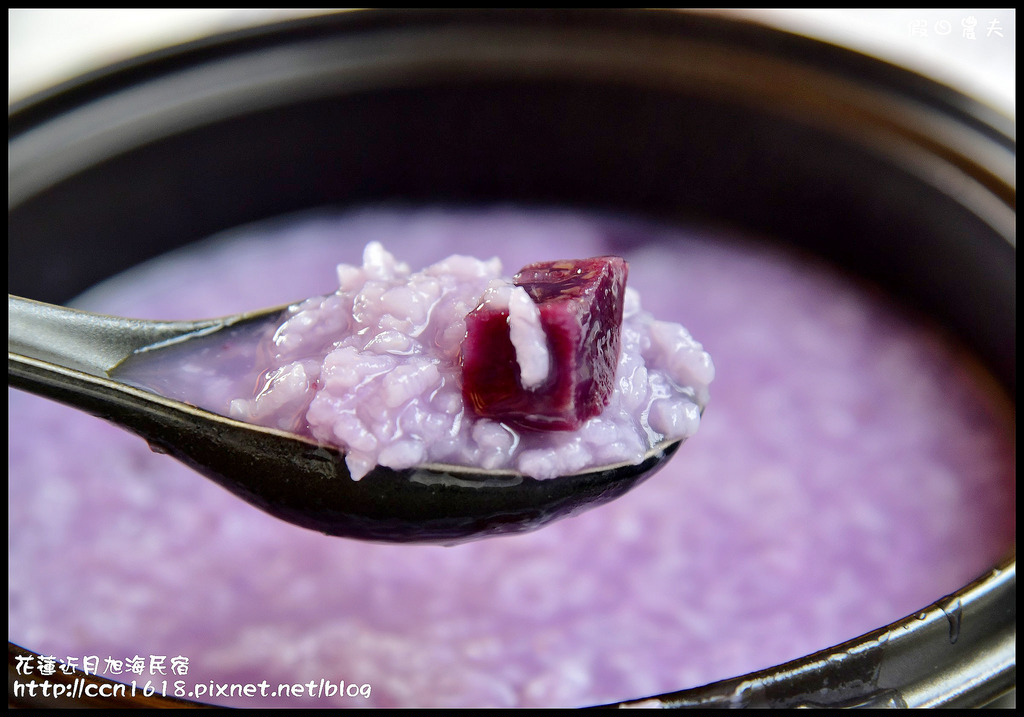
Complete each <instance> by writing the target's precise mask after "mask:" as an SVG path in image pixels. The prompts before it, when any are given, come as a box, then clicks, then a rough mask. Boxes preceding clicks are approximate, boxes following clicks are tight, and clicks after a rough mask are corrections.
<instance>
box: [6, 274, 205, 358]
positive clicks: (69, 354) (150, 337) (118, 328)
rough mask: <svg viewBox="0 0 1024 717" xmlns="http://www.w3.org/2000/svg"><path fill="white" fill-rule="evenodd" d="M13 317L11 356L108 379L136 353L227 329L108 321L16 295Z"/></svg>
mask: <svg viewBox="0 0 1024 717" xmlns="http://www.w3.org/2000/svg"><path fill="white" fill-rule="evenodd" d="M7 315H8V319H9V322H10V323H9V327H8V330H7V351H8V353H13V354H19V355H21V356H26V357H28V358H33V359H38V360H40V361H46V362H47V363H51V364H54V365H56V366H61V367H65V368H70V369H75V370H77V371H82V372H84V373H88V374H91V375H93V376H103V377H106V376H107V375H108V372H109V371H110V370H111V369H113V368H114V367H115V366H117V365H118V364H119V363H121V362H122V361H124V360H125V359H126V358H128V357H129V356H131V355H132V354H133V353H135V352H136V351H140V350H143V349H146V348H149V347H156V346H160V345H165V344H167V343H170V342H173V341H174V340H176V339H180V338H182V337H183V336H189V335H193V334H196V333H202V332H206V331H212V330H216V329H218V328H221V327H222V326H223V325H224V320H223V319H213V320H208V321H146V320H142V319H125V318H121V317H117V316H104V315H101V314H92V313H89V312H86V311H79V310H77V309H69V308H66V307H63V306H54V305H52V304H44V303H42V302H39V301H32V300H31V299H23V298H21V297H18V296H11V295H10V294H8V298H7Z"/></svg>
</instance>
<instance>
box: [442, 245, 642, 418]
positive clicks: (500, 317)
mask: <svg viewBox="0 0 1024 717" xmlns="http://www.w3.org/2000/svg"><path fill="white" fill-rule="evenodd" d="M627 274H628V265H627V264H626V262H625V260H624V259H622V258H620V257H615V256H602V257H595V258H591V259H581V260H567V261H551V262H541V263H537V264H530V265H529V266H526V267H523V269H522V270H521V271H520V272H519V273H518V274H516V276H515V278H514V282H515V284H516V285H517V286H521V287H523V288H524V289H525V290H526V292H527V294H528V295H529V296H530V298H531V299H532V300H533V302H534V303H535V304H536V305H537V306H538V308H539V310H540V324H541V327H542V328H543V331H544V334H545V335H546V338H547V348H548V353H549V356H550V368H549V371H548V374H547V378H546V379H544V381H543V382H542V383H541V384H540V385H537V386H534V387H533V388H524V386H523V383H522V381H521V380H520V370H519V364H518V363H517V360H516V349H515V347H514V345H513V343H512V339H511V338H510V335H509V312H508V310H507V309H495V308H493V307H489V306H487V305H486V304H484V305H481V306H480V307H478V308H477V309H475V310H474V311H472V312H470V314H469V315H468V316H467V317H466V330H467V335H466V341H465V343H464V344H463V349H462V373H463V386H462V392H463V396H464V398H465V400H466V403H467V405H468V406H469V407H470V408H471V409H472V410H473V411H474V412H475V413H476V414H477V415H478V416H483V417H487V418H492V419H494V420H498V421H503V422H505V423H509V424H511V425H515V426H519V427H524V428H533V429H539V430H573V429H576V428H578V427H579V426H580V425H582V424H583V423H584V422H585V421H586V420H587V419H589V418H591V417H593V416H596V415H598V414H599V413H601V411H603V410H604V407H605V406H606V405H607V403H608V398H609V396H611V393H612V391H613V390H614V388H615V369H616V366H617V365H618V361H619V346H620V344H621V329H622V306H623V297H624V294H625V289H626V277H627Z"/></svg>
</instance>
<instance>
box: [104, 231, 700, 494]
mask: <svg viewBox="0 0 1024 717" xmlns="http://www.w3.org/2000/svg"><path fill="white" fill-rule="evenodd" d="M534 266H536V265H534ZM584 266H587V267H589V270H588V273H585V272H584V268H583V267H584ZM558 267H561V268H558ZM538 271H542V272H543V273H544V276H545V277H546V279H545V280H544V281H538V280H537V277H536V276H534V277H533V278H534V280H533V281H532V282H530V283H528V284H526V286H528V287H530V290H531V291H534V292H541V291H548V293H550V294H552V295H553V297H552V296H549V297H548V299H547V300H546V301H535V300H534V299H532V298H531V296H530V294H528V293H527V288H524V286H519V285H516V284H514V283H513V280H512V279H508V278H504V277H502V268H501V262H500V261H499V260H498V259H490V260H488V261H482V260H480V259H476V258H473V257H469V256H465V255H452V256H449V257H445V258H443V259H441V260H440V261H437V262H434V263H432V264H430V265H429V266H427V267H425V268H422V269H421V270H418V271H413V270H412V269H411V268H410V266H409V265H408V264H406V263H404V262H400V261H398V260H397V259H396V257H394V256H393V255H392V254H391V253H389V252H388V251H387V250H386V249H385V248H384V246H383V245H382V244H381V243H380V242H377V241H374V242H370V243H369V244H367V245H366V247H365V249H364V250H363V256H362V264H361V265H360V266H354V265H351V264H344V263H343V264H339V265H338V267H337V275H338V279H339V282H340V284H341V286H340V288H338V290H337V291H335V292H334V293H331V294H328V295H326V296H315V297H312V298H310V299H306V300H304V301H302V302H299V303H296V304H294V305H292V306H290V307H288V309H287V310H286V311H285V312H284V314H283V316H282V317H280V318H278V319H276V320H274V321H271V322H268V323H267V324H266V326H264V327H261V326H256V327H246V328H245V334H244V335H243V336H235V335H232V337H229V338H221V337H220V335H219V334H218V335H217V336H213V337H209V338H207V339H203V340H201V341H200V342H199V343H198V344H196V342H194V341H193V342H189V344H188V345H187V346H184V347H181V348H178V349H176V350H172V351H170V352H162V353H159V354H157V358H156V359H155V360H154V359H153V358H151V357H150V354H148V353H143V354H141V355H139V356H137V357H136V358H135V359H133V360H131V361H129V362H126V364H125V365H123V366H122V367H119V368H118V370H117V375H118V377H119V378H120V379H121V380H127V381H130V382H132V383H135V384H136V385H139V386H142V387H144V388H149V389H151V390H155V391H156V392H157V393H163V394H164V395H170V396H172V397H174V398H178V399H181V400H185V401H187V402H189V403H191V404H194V405H198V406H201V407H203V408H206V409H208V410H211V411H214V412H216V413H220V414H222V415H227V416H231V417H232V418H236V419H238V420H241V421H245V422H249V423H255V424H259V425H263V426H267V427H270V428H275V429H280V430H284V431H289V432H294V433H298V434H300V435H305V436H307V437H310V438H313V439H315V440H316V441H317V442H319V443H322V444H329V445H336V446H338V447H340V448H341V449H343V450H344V451H345V454H346V463H347V465H348V468H349V472H350V474H351V477H352V479H353V480H359V479H360V478H362V477H363V476H364V475H366V473H367V472H368V471H369V470H370V469H372V468H373V467H374V466H375V465H378V464H380V465H385V466H388V467H390V468H395V469H402V468H411V467H414V466H418V465H423V464H428V463H434V464H436V463H448V464H455V465H461V466H473V467H481V468H484V469H487V470H506V471H507V470H515V471H518V472H520V473H524V474H526V475H529V476H531V477H533V478H537V479H541V480H543V479H550V478H555V477H557V476H560V475H567V474H570V473H575V472H579V471H582V470H586V469H590V468H593V467H595V466H601V465H615V464H620V463H623V464H636V463H640V462H641V461H643V460H644V459H645V458H646V457H647V456H648V455H649V453H650V451H651V450H652V449H653V448H654V447H655V446H656V445H657V444H659V443H662V442H663V441H676V440H684V439H686V438H689V437H690V436H692V435H693V434H694V433H695V432H696V430H697V428H698V426H699V424H700V412H701V411H702V410H703V408H704V406H705V405H706V404H707V400H708V395H709V390H708V386H709V384H710V382H711V380H712V379H713V377H714V366H713V364H712V362H711V358H710V357H709V356H708V354H707V353H706V352H705V351H704V350H703V349H702V347H701V345H700V344H699V343H697V342H696V341H694V340H693V338H692V337H691V336H690V335H689V333H688V332H687V331H686V329H685V328H683V327H682V326H681V325H679V324H675V323H671V322H667V321H659V320H656V319H655V318H654V317H653V316H652V315H651V314H650V313H649V312H647V311H644V310H643V309H642V307H641V302H640V296H639V294H638V292H637V291H636V290H635V289H632V288H627V287H626V274H627V267H626V264H625V262H624V261H623V260H622V259H620V258H618V257H614V258H612V257H604V258H595V259H591V260H586V261H561V262H558V263H557V264H556V265H555V268H552V267H551V266H548V267H545V268H543V269H540V270H538V269H536V268H535V269H534V274H536V273H537V272H538ZM552 271H554V274H552ZM566 273H568V276H569V278H568V280H567V279H566V278H565V276H563V275H564V274H566ZM553 275H554V276H558V277H560V278H559V280H557V281H551V280H550V278H551V276H553ZM517 276H518V274H517ZM584 276H588V277H589V281H582V283H581V280H580V277H584ZM569 285H575V288H572V289H570V288H569ZM599 287H603V290H601V289H600V288H599ZM520 307H521V308H520ZM607 311H610V312H612V313H611V315H605V312H607ZM542 318H543V322H542ZM604 326H607V328H602V327H604ZM566 331H569V332H570V333H572V332H573V331H575V332H576V333H575V334H574V335H573V336H569V335H568V334H567V333H566ZM193 344H195V347H194V346H193ZM163 354H166V355H163ZM246 357H248V361H247V362H246V360H245V359H246ZM616 369H617V370H616ZM595 374H598V375H597V376H596V377H595ZM254 386H255V388H254ZM464 396H465V397H468V398H466V399H465V400H464ZM471 403H472V404H473V405H472V407H471V406H470V404H471ZM521 404H522V405H521Z"/></svg>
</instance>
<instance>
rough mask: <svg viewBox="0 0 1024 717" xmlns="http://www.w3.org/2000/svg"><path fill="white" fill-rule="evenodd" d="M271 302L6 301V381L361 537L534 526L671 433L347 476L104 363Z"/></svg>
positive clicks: (635, 479) (427, 538)
mask: <svg viewBox="0 0 1024 717" xmlns="http://www.w3.org/2000/svg"><path fill="white" fill-rule="evenodd" d="M283 310H284V308H283V307H279V308H274V309H269V310H266V311H260V312H255V313H249V314H240V315H237V316H231V317H227V318H222V319H212V320H205V321H191V322H183V321H175V322H164V321H144V320H138V319H125V318H119V317H112V316H101V315H98V314H91V313H87V312H83V311H77V310H74V309H68V308H64V307H59V306H52V305H50V304H43V303H40V302H36V301H31V300H28V299H22V298H18V297H15V296H9V298H8V315H9V319H10V328H9V332H8V342H7V347H8V383H9V385H11V386H13V387H15V388H19V389H23V390H26V391H30V392H32V393H36V394H38V395H41V396H46V397H48V398H51V399H54V400H57V401H60V402H62V403H66V404H68V405H71V406H74V407H76V408H80V409H82V410H84V411H87V412H88V413H91V414H93V415H95V416H99V417H101V418H104V419H106V420H109V421H112V422H113V423H115V424H117V425H119V426H121V427H123V428H125V429H127V430H129V431H132V432H134V433H136V434H138V435H140V436H142V437H143V438H144V439H146V440H147V441H148V442H149V444H150V446H151V447H152V448H153V449H154V450H156V451H159V452H161V453H167V454H169V455H171V456H173V457H175V458H177V459H178V460H179V461H181V462H182V463H185V464H186V465H188V466H190V467H191V468H193V469H195V470H196V471H198V472H199V473H201V474H203V475H204V476H206V477H207V478H210V479H211V480H213V481H215V482H216V483H219V484H220V485H221V486H223V487H224V488H226V489H228V490H229V491H231V492H232V493H234V494H235V495H237V496H238V497H240V498H242V499H243V500H245V501H246V502H248V503H251V504H252V505H254V506H256V507H258V508H260V509H262V510H264V511H266V512H267V513H270V514H271V515H274V516H276V517H278V518H281V519H282V520H286V521H288V522H290V523H294V524H296V525H300V526H302V527H305V528H310V529H312V530H317V531H320V532H322V533H325V534H327V535H335V536H341V537H347V538H356V539H360V540H372V541H387V542H410V543H444V544H453V543H459V542H463V541H467V540H474V539H478V538H485V537H488V536H493V535H501V534H506V533H520V532H526V531H530V530H535V529H537V528H540V527H541V526H543V525H545V524H547V523H550V522H552V521H554V520H558V519H560V518H565V517H568V516H571V515H575V514H577V513H580V512H582V511H584V510H587V509H589V508H592V507H594V506H597V505H600V504H602V503H606V502H608V501H611V500H613V499H615V498H617V497H619V496H621V495H623V494H624V493H626V492H627V491H629V490H630V489H631V488H633V487H634V486H636V485H638V484H639V483H640V482H642V481H643V480H644V479H646V478H648V477H649V476H650V475H652V474H653V473H654V472H655V471H657V470H658V469H659V468H660V467H661V466H662V465H664V463H665V462H666V461H667V460H668V459H669V458H670V457H671V456H672V455H673V454H674V453H675V451H676V450H677V449H678V448H679V446H680V444H681V443H682V441H678V440H677V441H668V442H665V443H663V444H660V445H658V446H655V447H654V448H653V449H652V450H651V451H649V452H648V454H647V455H646V456H645V458H644V460H643V461H642V462H640V463H638V464H636V465H632V464H629V465H626V464H618V465H612V466H603V467H598V468H592V469H589V470H587V471H584V472H581V473H574V474H571V475H567V476H562V477H559V478H553V479H548V480H535V479H533V478H530V477H528V476H524V475H522V474H519V473H515V472H511V471H487V470H482V469H477V468H472V467H466V466H457V465H446V464H429V465H423V466H421V467H417V468H412V469H404V470H393V469H390V468H386V467H383V466H377V467H376V468H375V469H373V470H371V471H370V473H369V474H367V475H366V476H364V477H363V478H362V479H361V480H358V481H354V480H352V479H351V476H350V475H349V471H348V468H347V467H346V465H345V460H344V458H345V457H344V454H343V453H341V452H340V451H339V450H337V449H335V448H332V447H329V446H323V445H318V444H317V443H316V442H314V441H312V440H309V439H306V438H304V437H301V436H297V435H294V434H291V433H286V432H282V431H277V430H273V429H269V428H263V427H260V426H256V425H252V424H248V423H242V422H240V421H236V420H233V419H230V418H226V417H224V416H220V415H217V414H214V413H211V412H209V411H205V410H202V409H199V408H196V407H195V406H192V405H189V404H187V403H183V402H180V401H175V400H172V399H168V398H164V397H162V396H159V395H156V394H153V393H149V392H147V391H143V390H141V389H138V388H135V387H133V386H130V385H128V384H126V383H122V382H121V381H118V380H115V379H113V378H111V375H110V372H111V370H112V369H114V368H115V367H116V366H118V365H119V364H120V363H122V362H123V361H124V360H126V359H127V358H129V357H130V356H133V355H135V354H136V353H137V352H139V351H140V350H146V351H159V350H161V348H162V347H165V346H172V345H173V346H179V345H181V343H182V342H185V341H190V340H193V339H196V338H199V337H205V336H209V335H211V334H213V333H215V332H221V331H225V330H228V329H231V328H232V327H242V326H249V325H252V324H253V323H254V322H276V320H277V317H278V316H279V315H280V314H281V313H282V312H283Z"/></svg>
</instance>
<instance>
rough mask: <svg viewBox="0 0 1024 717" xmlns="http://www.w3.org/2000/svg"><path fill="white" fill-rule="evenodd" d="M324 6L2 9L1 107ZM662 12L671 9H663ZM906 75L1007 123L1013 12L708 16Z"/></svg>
mask: <svg viewBox="0 0 1024 717" xmlns="http://www.w3.org/2000/svg"><path fill="white" fill-rule="evenodd" d="M333 11H337V12H345V10H328V9H322V8H321V9H303V8H298V9H283V8H261V9H236V10H231V9H212V10H195V9H189V10H178V9H163V10H142V9H128V10H109V9H102V10H88V9H87V10H68V9H58V10H54V9H44V10H31V9H8V19H9V23H8V28H9V29H8V33H9V36H8V40H9V42H8V55H9V60H10V64H9V68H10V69H9V85H8V103H9V104H10V103H13V102H17V101H18V100H21V99H24V98H25V97H27V96H29V95H31V94H32V93H34V92H37V91H39V90H41V89H44V88H46V87H49V86H53V85H56V84H58V83H60V82H62V81H63V80H66V79H69V78H71V77H74V76H75V75H78V74H81V73H83V72H87V71H89V70H92V69H96V68H99V67H103V66H104V65H108V64H111V63H113V62H117V61H119V60H122V59H125V58H128V57H131V56H133V55H138V54H141V53H144V52H148V51H151V50H154V49H159V48H162V47H170V46H172V45H176V44H179V43H182V42H187V41H188V40H191V39H195V38H197V37H202V36H205V35H211V34H214V33H218V32H223V31H228V30H236V29H240V28H245V27H252V26H256V25H261V24H265V23H270V22H275V21H279V20H284V19H289V18H294V17H302V16H308V15H317V14H322V13H324V12H333ZM662 12H672V11H671V10H665V11H662ZM715 12H719V13H723V14H729V15H733V16H741V17H748V18H750V19H752V20H757V21H759V22H763V23H765V24H769V25H772V26H775V27H779V28H782V29H785V30H790V31H792V32H797V33H800V34H804V35H808V36H811V37H816V38H820V39H824V40H828V41H830V42H834V43H836V44H841V45H845V46H848V47H852V48H854V49H857V50H860V51H862V52H865V53H868V54H872V55H875V56H877V57H881V58H883V59H886V60H889V61H891V62H895V63H897V64H901V65H903V66H905V67H909V68H911V69H914V70H916V71H918V72H920V73H922V74H925V75H929V76H931V77H933V78H935V79H938V80H939V81H941V82H943V83H945V84H947V85H950V86H952V87H955V88H956V89H959V90H960V91H961V92H963V93H965V94H968V95H971V96H973V97H975V98H977V99H979V100H981V101H983V102H985V103H986V104H989V105H991V106H993V107H994V108H996V109H998V110H1000V111H1001V112H1002V113H1003V114H1006V115H1008V116H1011V117H1014V116H1015V108H1016V105H1015V102H1016V93H1015V82H1016V36H1017V33H1016V11H1015V10H1014V9H1007V8H994V9H977V8H972V9H956V8H953V9H949V8H946V9H940V10H934V9H921V10H916V9H904V10H874V9H872V10H863V9H854V10H825V9H807V10H795V9H785V10H782V9H766V10H716V11H715Z"/></svg>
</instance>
